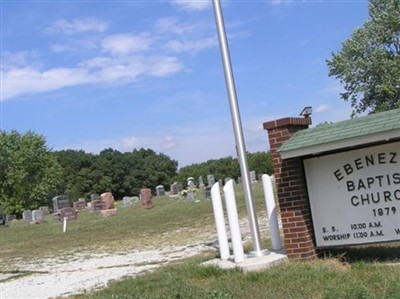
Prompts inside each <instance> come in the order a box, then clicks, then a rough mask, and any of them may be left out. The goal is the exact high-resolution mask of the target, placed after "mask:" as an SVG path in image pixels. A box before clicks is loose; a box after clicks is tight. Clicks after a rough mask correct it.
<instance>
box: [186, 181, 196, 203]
mask: <svg viewBox="0 0 400 299" xmlns="http://www.w3.org/2000/svg"><path fill="white" fill-rule="evenodd" d="M188 187H189V190H188V192H187V194H186V199H187V200H189V201H193V200H194V191H193V190H194V182H193V180H191V179H190V178H189V182H188Z"/></svg>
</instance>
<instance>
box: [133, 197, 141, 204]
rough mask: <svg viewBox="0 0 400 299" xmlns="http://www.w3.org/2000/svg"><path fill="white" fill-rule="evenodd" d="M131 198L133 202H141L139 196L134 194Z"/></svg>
mask: <svg viewBox="0 0 400 299" xmlns="http://www.w3.org/2000/svg"><path fill="white" fill-rule="evenodd" d="M131 199H132V203H138V202H140V198H139V196H132V197H131Z"/></svg>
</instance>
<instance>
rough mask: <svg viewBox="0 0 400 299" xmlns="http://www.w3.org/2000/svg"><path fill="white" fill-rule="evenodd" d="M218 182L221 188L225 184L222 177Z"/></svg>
mask: <svg viewBox="0 0 400 299" xmlns="http://www.w3.org/2000/svg"><path fill="white" fill-rule="evenodd" d="M218 184H219V187H220V188H221V189H222V188H223V187H224V184H223V183H222V180H221V179H219V180H218Z"/></svg>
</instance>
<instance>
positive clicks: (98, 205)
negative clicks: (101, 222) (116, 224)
mask: <svg viewBox="0 0 400 299" xmlns="http://www.w3.org/2000/svg"><path fill="white" fill-rule="evenodd" d="M90 203H91V210H92V211H94V212H97V211H101V210H102V209H103V202H102V201H101V199H95V200H92V201H91V202H90Z"/></svg>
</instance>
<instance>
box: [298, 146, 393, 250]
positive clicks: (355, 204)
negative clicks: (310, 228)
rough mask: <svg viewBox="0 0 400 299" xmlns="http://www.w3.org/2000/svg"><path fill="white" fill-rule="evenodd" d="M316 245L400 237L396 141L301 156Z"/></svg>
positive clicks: (367, 241) (366, 241)
mask: <svg viewBox="0 0 400 299" xmlns="http://www.w3.org/2000/svg"><path fill="white" fill-rule="evenodd" d="M304 167H305V173H306V180H307V187H308V193H309V197H310V205H311V213H312V219H313V224H314V232H315V239H316V243H317V247H330V246H339V245H352V244H363V243H375V242H385V241H395V240H400V142H394V143H389V144H385V145H379V146H374V147H369V148H364V149H358V150H352V151H348V152H342V153H337V154H332V155H326V156H320V157H315V158H309V159H305V160H304Z"/></svg>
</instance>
